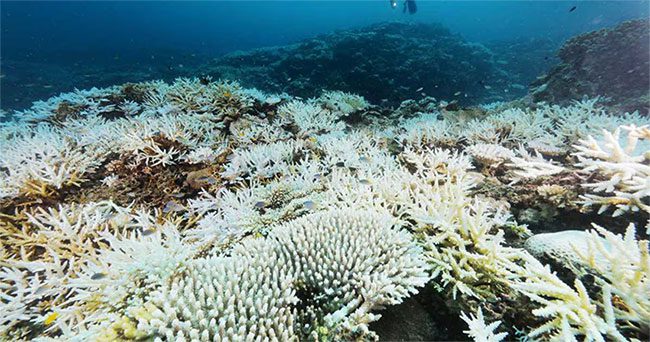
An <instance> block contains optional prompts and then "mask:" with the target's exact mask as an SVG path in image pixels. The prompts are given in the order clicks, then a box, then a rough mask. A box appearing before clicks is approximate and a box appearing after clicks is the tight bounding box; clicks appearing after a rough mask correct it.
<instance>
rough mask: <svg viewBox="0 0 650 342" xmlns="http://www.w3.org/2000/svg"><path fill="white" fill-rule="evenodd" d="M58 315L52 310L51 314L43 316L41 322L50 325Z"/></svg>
mask: <svg viewBox="0 0 650 342" xmlns="http://www.w3.org/2000/svg"><path fill="white" fill-rule="evenodd" d="M58 317H59V313H58V312H52V313H51V314H49V315H47V316H45V320H44V321H43V324H45V325H50V324H52V323H54V321H56V319H57V318H58Z"/></svg>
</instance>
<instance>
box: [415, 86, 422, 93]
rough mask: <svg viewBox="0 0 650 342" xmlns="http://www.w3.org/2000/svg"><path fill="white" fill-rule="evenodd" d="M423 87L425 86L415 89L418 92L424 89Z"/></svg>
mask: <svg viewBox="0 0 650 342" xmlns="http://www.w3.org/2000/svg"><path fill="white" fill-rule="evenodd" d="M422 89H424V87H420V88H418V89H417V90H415V92H416V93H417V92H419V91H422Z"/></svg>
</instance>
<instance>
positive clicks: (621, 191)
mask: <svg viewBox="0 0 650 342" xmlns="http://www.w3.org/2000/svg"><path fill="white" fill-rule="evenodd" d="M621 130H624V131H626V132H627V145H626V146H625V147H623V146H621V144H620V139H621ZM603 138H604V141H603V142H602V143H600V142H598V141H597V140H596V139H594V138H593V137H592V136H589V137H588V138H587V139H586V140H580V142H579V145H575V146H574V147H575V148H576V150H577V152H576V153H575V154H574V155H575V156H576V157H577V158H578V160H579V163H578V164H577V166H581V167H582V168H583V169H582V172H584V173H596V174H597V175H598V176H599V177H601V179H602V180H599V181H597V182H594V183H587V184H583V186H584V187H586V188H589V189H591V191H592V193H590V194H586V195H585V196H583V197H582V199H583V203H584V205H585V206H595V205H600V209H599V210H598V212H599V213H603V212H604V211H606V210H607V209H608V208H609V207H610V206H614V207H616V209H615V210H614V212H613V213H612V215H613V216H619V215H621V214H622V213H623V212H626V211H638V210H642V211H645V212H648V213H650V206H649V205H648V204H646V202H647V199H648V197H649V196H650V181H649V179H650V166H648V165H647V161H648V157H650V156H648V152H647V149H646V150H644V149H643V147H641V151H640V152H637V153H638V154H635V152H636V151H635V150H636V149H637V146H638V145H640V146H647V141H650V128H649V126H640V127H637V126H635V125H629V126H621V127H618V128H616V129H615V130H614V131H613V132H609V131H606V130H603ZM601 193H604V195H600V194H601Z"/></svg>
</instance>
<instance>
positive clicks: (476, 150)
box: [466, 143, 515, 165]
mask: <svg viewBox="0 0 650 342" xmlns="http://www.w3.org/2000/svg"><path fill="white" fill-rule="evenodd" d="M466 151H467V153H468V154H469V155H471V156H472V157H473V158H474V159H475V160H477V161H478V162H480V163H482V164H484V165H495V164H500V163H503V162H506V161H508V160H510V159H511V158H513V157H514V156H515V154H514V152H512V151H511V150H509V149H507V148H505V147H503V146H501V145H497V144H483V143H480V144H475V145H471V146H469V147H467V149H466Z"/></svg>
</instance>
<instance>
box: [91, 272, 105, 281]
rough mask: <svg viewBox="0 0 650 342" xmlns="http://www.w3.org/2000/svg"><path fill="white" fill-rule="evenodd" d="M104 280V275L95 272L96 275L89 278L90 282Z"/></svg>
mask: <svg viewBox="0 0 650 342" xmlns="http://www.w3.org/2000/svg"><path fill="white" fill-rule="evenodd" d="M104 278H106V273H102V272H97V273H95V274H93V275H92V276H90V279H92V280H101V279H104Z"/></svg>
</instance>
